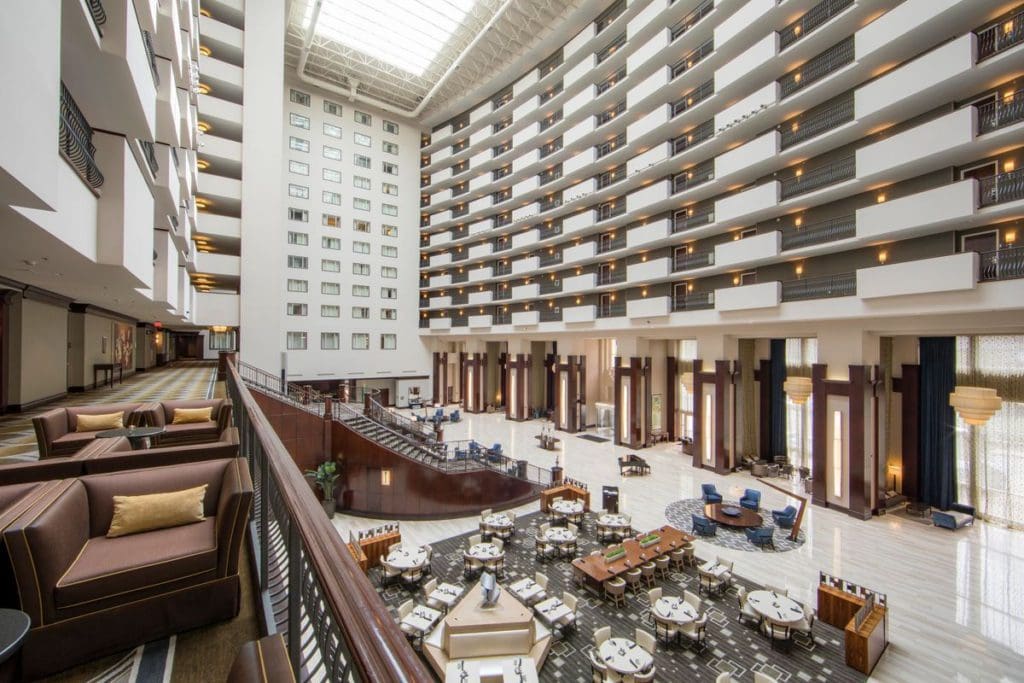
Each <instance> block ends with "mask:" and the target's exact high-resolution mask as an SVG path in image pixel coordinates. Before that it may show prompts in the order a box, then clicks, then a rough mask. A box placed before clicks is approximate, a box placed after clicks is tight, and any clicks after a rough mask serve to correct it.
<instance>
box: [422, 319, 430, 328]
mask: <svg viewBox="0 0 1024 683" xmlns="http://www.w3.org/2000/svg"><path fill="white" fill-rule="evenodd" d="M429 327H430V318H420V329H421V330H426V329H428V328H429Z"/></svg>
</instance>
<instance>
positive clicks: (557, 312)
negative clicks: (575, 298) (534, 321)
mask: <svg viewBox="0 0 1024 683" xmlns="http://www.w3.org/2000/svg"><path fill="white" fill-rule="evenodd" d="M540 321H541V322H542V323H557V322H562V309H561V307H559V306H545V307H544V308H541V309H540Z"/></svg>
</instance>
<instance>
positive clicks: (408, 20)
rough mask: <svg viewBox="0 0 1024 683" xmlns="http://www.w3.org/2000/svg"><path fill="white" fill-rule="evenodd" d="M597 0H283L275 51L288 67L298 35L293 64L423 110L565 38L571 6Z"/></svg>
mask: <svg viewBox="0 0 1024 683" xmlns="http://www.w3.org/2000/svg"><path fill="white" fill-rule="evenodd" d="M605 4H606V3H604V2H595V1H594V0H589V1H588V0H292V2H291V8H290V12H289V17H288V27H287V35H286V37H285V59H286V64H287V65H288V67H290V68H291V69H296V68H297V67H298V66H299V64H300V63H303V62H302V58H303V54H304V53H305V48H306V46H307V44H308V46H309V50H308V55H307V57H306V60H305V62H304V64H303V68H302V72H301V73H302V74H303V75H304V76H305V77H307V78H313V79H316V80H318V81H321V82H322V83H323V84H325V85H326V86H327V87H328V89H331V88H332V87H333V88H337V89H342V90H344V91H345V92H346V93H347V92H350V90H351V89H352V88H353V87H355V88H356V93H357V94H358V95H360V96H364V97H367V98H370V99H372V100H377V101H379V102H381V103H383V104H384V105H386V106H387V107H388V108H391V109H392V110H393V111H395V112H397V113H401V114H405V115H407V116H415V117H417V118H420V119H424V118H430V117H431V114H437V113H438V112H439V111H440V110H442V109H444V108H445V106H446V105H447V104H449V103H451V102H452V101H453V100H456V99H461V98H463V97H465V96H466V95H467V93H471V92H473V91H476V90H477V89H480V88H481V87H482V86H487V85H489V84H491V83H492V82H493V80H494V79H495V78H496V77H498V75H499V74H501V73H502V72H504V71H505V70H506V69H507V68H509V67H510V66H512V65H513V64H514V63H516V62H517V60H519V59H520V58H522V57H523V56H524V54H526V53H527V52H529V51H530V50H532V49H541V48H545V46H546V45H547V44H548V43H550V45H551V48H550V49H554V48H557V47H558V46H559V45H561V44H562V43H564V42H565V41H567V40H569V39H570V38H571V37H572V36H573V35H574V34H575V32H576V31H578V30H579V29H580V28H582V24H581V22H580V20H579V16H578V12H577V10H579V9H580V8H581V6H583V5H587V6H589V8H588V11H587V14H588V15H594V14H596V13H597V12H599V11H600V9H601V7H602V6H604V5H605ZM317 5H319V9H317ZM591 9H592V10H593V11H590V10H591ZM314 18H315V19H316V21H315V22H311V20H312V19H314ZM592 18H593V16H588V17H587V20H590V19H592ZM311 23H313V24H314V29H313V35H312V37H311V38H310V36H309V35H308V30H309V26H310V24H311ZM481 34H483V35H481ZM464 53H465V54H464ZM544 56H545V55H540V56H539V57H537V58H536V59H534V61H538V60H539V59H542V58H543V57H544ZM456 62H458V63H457V64H456ZM453 65H455V66H454V69H453V68H452V67H453ZM450 69H452V70H451V73H450V74H449V75H448V77H447V78H445V74H446V72H448V71H449V70H450ZM439 82H441V84H440V86H439V87H437V88H436V92H434V93H433V94H431V91H432V90H433V89H434V88H435V86H437V84H438V83H439ZM491 89H493V86H492V87H491ZM488 94H489V93H480V95H479V97H480V98H482V97H485V96H487V95H488ZM424 98H429V99H428V101H427V104H426V105H425V106H423V107H420V105H421V102H423V100H424Z"/></svg>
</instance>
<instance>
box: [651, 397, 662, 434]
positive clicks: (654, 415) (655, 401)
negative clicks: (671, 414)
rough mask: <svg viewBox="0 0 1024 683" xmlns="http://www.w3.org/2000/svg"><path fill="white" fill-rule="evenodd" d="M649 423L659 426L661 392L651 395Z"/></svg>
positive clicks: (660, 423)
mask: <svg viewBox="0 0 1024 683" xmlns="http://www.w3.org/2000/svg"><path fill="white" fill-rule="evenodd" d="M651 425H652V427H661V425H662V422H661V394H652V395H651Z"/></svg>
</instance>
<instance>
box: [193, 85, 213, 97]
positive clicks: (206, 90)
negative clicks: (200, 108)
mask: <svg viewBox="0 0 1024 683" xmlns="http://www.w3.org/2000/svg"><path fill="white" fill-rule="evenodd" d="M196 90H198V91H199V94H200V95H209V94H210V93H211V92H212V90H213V89H212V88H211V87H210V86H208V85H206V84H205V83H200V84H199V85H198V86H197V87H196Z"/></svg>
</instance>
